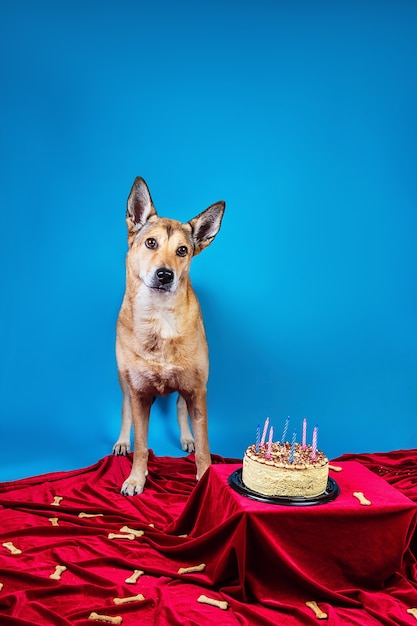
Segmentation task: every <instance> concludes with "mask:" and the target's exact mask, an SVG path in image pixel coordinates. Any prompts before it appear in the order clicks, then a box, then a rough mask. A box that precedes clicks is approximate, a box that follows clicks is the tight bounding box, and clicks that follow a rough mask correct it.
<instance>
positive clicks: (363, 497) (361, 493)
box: [353, 491, 372, 506]
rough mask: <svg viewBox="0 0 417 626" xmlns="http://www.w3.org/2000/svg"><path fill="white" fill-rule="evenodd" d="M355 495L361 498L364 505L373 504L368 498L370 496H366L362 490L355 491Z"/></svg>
mask: <svg viewBox="0 0 417 626" xmlns="http://www.w3.org/2000/svg"><path fill="white" fill-rule="evenodd" d="M353 495H354V496H355V498H357V499H358V500H359V502H360V504H363V505H364V506H369V505H370V504H372V503H371V501H370V500H368V498H365V496H364V495H363V492H362V491H354V492H353Z"/></svg>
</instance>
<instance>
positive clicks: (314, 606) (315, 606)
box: [306, 601, 328, 619]
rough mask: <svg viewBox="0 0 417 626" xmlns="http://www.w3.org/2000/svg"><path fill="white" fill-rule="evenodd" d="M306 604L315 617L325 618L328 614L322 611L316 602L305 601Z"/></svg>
mask: <svg viewBox="0 0 417 626" xmlns="http://www.w3.org/2000/svg"><path fill="white" fill-rule="evenodd" d="M306 606H308V608H309V609H311V610H312V611H313V613H314V615H315V616H316V617H317V619H327V617H328V615H327V613H325V612H324V611H322V610H321V608H320V607H319V605H318V604H317V602H314V601H312V602H306Z"/></svg>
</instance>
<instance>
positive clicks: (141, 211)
mask: <svg viewBox="0 0 417 626" xmlns="http://www.w3.org/2000/svg"><path fill="white" fill-rule="evenodd" d="M152 215H156V211H155V207H154V205H153V202H152V198H151V194H150V193H149V189H148V186H147V184H146V183H145V181H144V180H143V178H141V177H140V176H138V177H137V178H135V181H134V183H133V185H132V189H131V190H130V194H129V198H128V200H127V210H126V224H127V229H128V238H129V243H130V242H131V240H132V238H133V237H134V235H135V234H136V233H137V231H138V230H140V229H141V228H142V226H143V225H144V224H145V223H146V222H147V220H148V219H149V218H150V217H151V216H152Z"/></svg>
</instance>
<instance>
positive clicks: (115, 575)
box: [0, 454, 417, 626]
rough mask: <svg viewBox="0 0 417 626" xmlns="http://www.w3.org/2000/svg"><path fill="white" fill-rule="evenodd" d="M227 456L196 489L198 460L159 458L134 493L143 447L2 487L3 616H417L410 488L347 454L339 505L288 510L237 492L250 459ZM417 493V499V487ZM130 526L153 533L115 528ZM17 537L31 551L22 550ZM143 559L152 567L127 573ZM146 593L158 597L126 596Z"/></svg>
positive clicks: (158, 622) (47, 620) (378, 620)
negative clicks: (130, 480) (127, 492)
mask: <svg viewBox="0 0 417 626" xmlns="http://www.w3.org/2000/svg"><path fill="white" fill-rule="evenodd" d="M356 459H357V460H360V457H356ZM213 460H214V465H213V466H212V468H211V469H210V470H209V472H208V473H206V474H205V475H204V477H203V478H202V479H201V481H200V482H199V483H198V485H197V486H196V485H195V482H194V476H195V466H194V463H193V457H192V456H190V457H186V458H182V459H173V458H156V457H154V455H153V454H150V463H149V470H150V472H149V478H148V481H147V484H146V489H145V492H144V493H143V494H142V495H141V496H135V497H132V498H126V497H124V496H121V495H120V494H119V489H120V486H121V484H122V482H123V480H124V478H125V477H126V475H127V474H128V473H129V470H130V466H131V462H132V458H131V456H129V457H127V458H124V457H113V456H109V457H105V458H104V459H102V460H100V461H99V462H98V463H97V464H95V465H93V466H91V467H88V468H84V469H81V470H77V471H73V472H65V473H55V474H47V475H44V476H38V477H34V478H29V479H25V480H21V481H16V482H12V483H3V484H1V485H0V506H1V508H0V521H1V531H0V532H1V541H0V583H1V584H2V585H3V587H2V590H1V591H0V624H2V626H3V625H4V626H8V625H9V624H10V625H12V624H20V625H29V624H30V625H31V626H38V625H39V626H45V625H49V624H51V625H54V626H63V625H65V626H69V625H76V626H79V625H87V624H92V623H94V622H91V621H89V620H88V616H89V614H90V613H91V612H93V611H95V612H96V613H99V614H107V615H113V616H115V615H120V616H121V617H122V618H123V624H124V625H130V624H132V625H133V624H135V625H136V624H144V625H145V626H146V625H153V626H176V625H177V624H178V625H179V624H189V625H198V626H204V625H206V624H207V625H208V624H210V626H211V625H212V623H213V621H217V622H218V623H219V624H222V626H229V625H233V626H235V625H238V624H240V625H250V624H255V625H258V624H259V625H260V626H262V625H265V626H272V625H275V624H280V625H284V626H286V625H288V626H295V625H299V624H302V625H305V624H306V625H308V624H316V623H317V619H316V618H315V616H314V615H313V613H312V611H311V610H310V609H308V608H307V607H306V606H305V602H306V601H307V600H316V601H317V602H318V603H319V605H320V607H321V608H322V609H323V610H324V611H326V612H327V613H328V615H329V619H328V621H327V623H328V624H330V625H338V626H339V625H340V626H341V625H348V626H349V625H356V626H368V625H369V626H373V625H375V624H385V625H387V626H390V625H394V624H398V625H406V624H408V625H412V624H415V623H416V620H415V618H414V617H413V616H412V615H409V614H407V608H409V607H416V606H417V591H416V584H415V569H414V559H413V556H412V554H411V552H410V550H409V549H408V543H409V540H410V533H412V532H413V531H414V523H415V506H414V505H413V504H412V503H411V502H410V501H409V500H408V499H407V498H406V497H404V495H403V494H402V493H401V489H397V488H396V487H394V488H393V487H390V485H389V484H387V483H388V482H389V481H383V480H381V479H380V478H378V476H377V475H376V473H374V474H372V473H371V472H370V471H367V470H366V469H365V468H364V467H361V466H359V465H358V464H357V463H346V464H344V465H346V467H347V468H349V469H348V470H347V471H346V469H344V470H343V472H342V473H341V474H338V475H335V478H336V480H337V482H338V483H339V484H340V486H341V492H342V493H341V495H340V496H339V497H338V498H337V499H336V500H335V501H334V502H333V503H329V504H326V505H321V506H317V507H311V508H310V507H309V508H308V509H307V508H303V509H295V508H288V507H282V506H279V507H276V506H274V505H265V504H261V503H257V502H254V501H251V500H248V499H247V498H244V497H242V496H240V495H239V494H236V493H235V492H234V491H233V490H231V489H230V487H228V485H227V477H228V476H229V474H230V473H231V472H232V471H233V470H234V469H235V467H237V466H236V465H235V464H234V463H236V461H233V460H230V459H229V460H227V459H221V458H220V457H213ZM365 461H366V459H365ZM378 461H379V460H378ZM402 461H403V457H399V458H397V459H396V463H397V464H398V465H397V467H399V468H401V467H402V465H401V463H402ZM390 463H391V457H390V458H388V459H387V460H386V464H385V467H390ZM365 464H366V463H364V465H365ZM380 467H384V464H383V463H380ZM400 471H401V470H400ZM414 471H415V469H414ZM342 475H343V477H342ZM352 489H355V490H360V491H363V492H364V493H365V495H366V496H367V497H369V499H371V500H372V505H371V507H361V506H360V505H359V504H358V503H357V501H356V500H355V499H354V498H353V497H352V496H351V493H350V492H351V491H352ZM411 491H412V489H411V487H410V488H408V494H407V495H408V496H410V495H413V498H412V499H417V486H416V487H415V490H414V491H413V493H411ZM55 496H61V497H62V500H61V502H60V504H59V506H54V505H53V504H51V503H52V502H53V501H54V498H55ZM80 512H86V513H90V514H97V513H98V514H100V515H99V516H96V517H79V513H80ZM53 517H57V518H58V526H53V525H52V523H51V521H50V518H53ZM150 524H152V525H153V526H150ZM124 525H127V526H128V527H130V528H133V529H143V530H144V535H143V536H142V537H139V538H135V539H134V540H133V541H131V540H128V539H109V538H108V533H109V532H114V533H119V532H120V529H121V528H122V527H123V526H124ZM184 533H187V536H186V537H181V536H180V535H182V534H184ZM6 542H12V543H13V544H14V546H15V547H16V548H18V549H19V550H21V553H20V554H12V553H11V552H10V551H9V550H8V549H7V548H6V547H4V546H3V545H2V544H3V543H6ZM199 563H206V569H205V571H204V572H201V573H194V574H182V575H181V574H178V568H180V567H187V566H190V565H197V564H199ZM57 565H65V566H66V567H67V569H66V571H64V572H63V573H62V575H61V580H53V579H50V578H49V576H50V575H51V574H52V573H53V572H54V569H55V567H56V566H57ZM135 569H141V570H143V571H144V572H145V573H144V575H143V576H141V577H140V578H139V579H138V581H137V582H136V583H135V584H133V585H131V584H128V583H126V582H125V580H126V578H127V577H128V576H130V575H131V574H132V573H133V570H135ZM137 593H142V594H143V596H144V598H145V599H144V600H143V601H136V602H129V603H126V604H121V605H115V604H114V602H113V599H114V598H115V597H121V598H125V597H129V596H133V595H136V594H137ZM201 594H205V595H207V596H210V597H213V598H216V599H224V600H227V601H228V602H229V609H228V610H227V611H222V610H220V609H218V608H215V607H211V606H208V605H204V604H200V603H198V602H197V598H198V597H199V596H200V595H201ZM97 623H98V622H97Z"/></svg>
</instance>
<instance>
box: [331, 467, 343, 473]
mask: <svg viewBox="0 0 417 626" xmlns="http://www.w3.org/2000/svg"><path fill="white" fill-rule="evenodd" d="M342 469H343V467H340V465H329V470H333V471H334V472H341V471H342Z"/></svg>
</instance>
